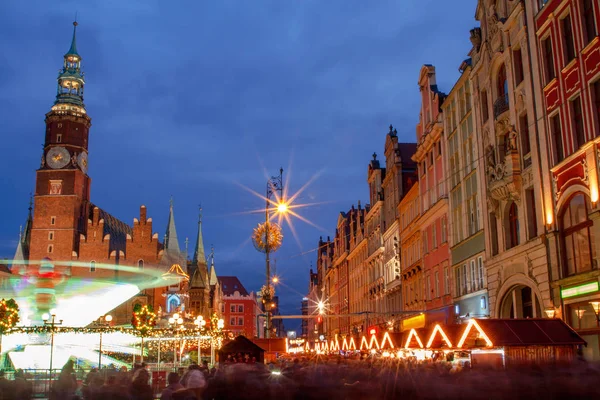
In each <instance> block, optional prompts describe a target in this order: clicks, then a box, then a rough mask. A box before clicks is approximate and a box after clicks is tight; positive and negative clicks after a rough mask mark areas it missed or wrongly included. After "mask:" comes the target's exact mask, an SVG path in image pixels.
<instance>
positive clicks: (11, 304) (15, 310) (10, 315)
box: [0, 299, 19, 334]
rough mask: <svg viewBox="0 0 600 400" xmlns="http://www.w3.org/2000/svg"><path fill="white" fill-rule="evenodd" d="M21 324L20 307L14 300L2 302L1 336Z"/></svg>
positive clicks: (0, 301) (0, 316)
mask: <svg viewBox="0 0 600 400" xmlns="http://www.w3.org/2000/svg"><path fill="white" fill-rule="evenodd" d="M18 322H19V305H18V304H17V302H16V301H14V300H13V299H8V300H5V299H2V300H0V334H4V333H6V332H7V331H9V330H10V329H12V328H13V327H15V325H17V323H18Z"/></svg>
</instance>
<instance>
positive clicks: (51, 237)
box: [48, 231, 54, 240]
mask: <svg viewBox="0 0 600 400" xmlns="http://www.w3.org/2000/svg"><path fill="white" fill-rule="evenodd" d="M48 240H54V232H53V231H50V232H48Z"/></svg>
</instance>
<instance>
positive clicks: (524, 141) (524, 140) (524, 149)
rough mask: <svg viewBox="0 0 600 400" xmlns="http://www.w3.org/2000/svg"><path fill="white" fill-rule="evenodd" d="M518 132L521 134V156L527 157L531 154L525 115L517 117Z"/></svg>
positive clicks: (527, 123)
mask: <svg viewBox="0 0 600 400" xmlns="http://www.w3.org/2000/svg"><path fill="white" fill-rule="evenodd" d="M519 130H520V133H521V154H522V155H523V156H526V155H528V154H529V153H530V152H531V144H530V142H529V120H528V118H527V113H525V114H523V115H521V116H520V117H519Z"/></svg>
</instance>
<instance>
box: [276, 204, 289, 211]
mask: <svg viewBox="0 0 600 400" xmlns="http://www.w3.org/2000/svg"><path fill="white" fill-rule="evenodd" d="M287 210H288V205H287V204H285V203H279V204H277V212H278V213H282V214H283V213H286V212H287Z"/></svg>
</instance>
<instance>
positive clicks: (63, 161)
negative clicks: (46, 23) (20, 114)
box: [29, 22, 91, 265]
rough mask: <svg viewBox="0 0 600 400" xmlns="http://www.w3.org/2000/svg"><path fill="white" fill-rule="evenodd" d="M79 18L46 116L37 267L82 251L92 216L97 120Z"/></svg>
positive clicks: (34, 253) (34, 255) (34, 242)
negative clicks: (90, 156) (91, 157)
mask: <svg viewBox="0 0 600 400" xmlns="http://www.w3.org/2000/svg"><path fill="white" fill-rule="evenodd" d="M76 33H77V22H74V23H73V39H72V41H71V47H70V48H69V51H67V54H65V56H64V63H63V67H62V68H61V69H60V70H59V74H58V79H57V81H58V85H57V86H58V87H57V93H56V101H55V102H54V105H53V106H52V108H51V109H50V112H49V113H47V114H46V121H45V122H46V135H45V140H44V151H43V154H42V159H41V164H40V168H39V169H38V170H37V172H36V185H35V195H34V215H33V225H32V230H31V243H30V248H31V253H30V255H29V259H30V261H31V263H32V264H33V265H36V264H38V263H39V261H40V260H43V259H45V258H48V259H50V260H52V261H56V262H61V261H65V262H68V261H70V260H73V259H76V258H77V257H78V254H79V238H80V235H81V234H85V230H86V228H87V221H88V214H89V211H88V210H89V199H90V181H91V180H90V178H89V176H88V175H87V153H88V134H89V129H90V125H91V119H90V117H89V116H88V115H87V112H86V109H85V105H84V104H83V88H84V85H85V81H84V76H83V72H82V71H81V56H80V55H79V53H78V52H77V43H76Z"/></svg>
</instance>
